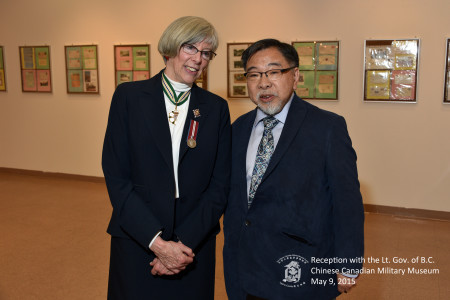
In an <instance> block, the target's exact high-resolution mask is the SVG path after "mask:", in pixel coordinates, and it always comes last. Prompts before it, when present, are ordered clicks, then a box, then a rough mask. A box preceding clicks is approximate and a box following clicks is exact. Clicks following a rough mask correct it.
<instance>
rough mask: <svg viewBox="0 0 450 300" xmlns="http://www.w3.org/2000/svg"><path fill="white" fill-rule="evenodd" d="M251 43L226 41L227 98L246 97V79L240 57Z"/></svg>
mask: <svg viewBox="0 0 450 300" xmlns="http://www.w3.org/2000/svg"><path fill="white" fill-rule="evenodd" d="M251 44H252V43H227V73H228V76H227V85H228V98H247V97H248V91H247V80H246V78H245V76H244V73H245V71H244V65H243V64H242V61H241V57H242V53H243V52H244V50H245V49H247V48H248V47H249V46H250V45H251Z"/></svg>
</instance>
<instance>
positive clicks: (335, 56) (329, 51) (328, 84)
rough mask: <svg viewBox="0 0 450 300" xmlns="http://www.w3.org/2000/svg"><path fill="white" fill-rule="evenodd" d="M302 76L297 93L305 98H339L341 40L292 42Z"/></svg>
mask: <svg viewBox="0 0 450 300" xmlns="http://www.w3.org/2000/svg"><path fill="white" fill-rule="evenodd" d="M292 46H293V47H294V48H295V49H296V50H297V53H298V59H299V67H298V68H299V72H300V77H299V81H298V84H297V91H296V92H297V95H298V96H299V97H301V98H303V99H315V100H337V99H338V86H339V84H338V72H339V41H312V42H292Z"/></svg>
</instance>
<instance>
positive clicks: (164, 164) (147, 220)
mask: <svg viewBox="0 0 450 300" xmlns="http://www.w3.org/2000/svg"><path fill="white" fill-rule="evenodd" d="M161 74H162V71H161V72H160V73H159V74H158V75H156V76H154V77H153V78H151V79H149V80H145V81H137V82H130V83H123V84H121V85H119V86H118V87H117V89H116V92H115V93H114V96H113V99H112V102H111V108H110V113H109V119H108V126H107V130H106V136H105V141H104V147H103V157H102V166H103V172H104V175H105V180H106V185H107V188H108V193H109V197H110V200H111V204H112V206H113V213H112V217H111V220H110V223H109V227H108V230H107V231H108V233H109V234H111V236H113V237H119V238H124V239H131V240H133V241H135V242H136V243H138V244H139V245H141V246H142V247H143V248H144V249H147V250H148V246H149V243H150V241H151V240H152V238H153V237H154V236H155V235H156V233H157V232H158V231H160V230H162V238H163V239H164V240H177V239H179V240H180V241H182V242H183V243H184V244H185V245H186V246H188V247H190V248H191V249H193V250H194V252H196V253H197V254H198V251H199V250H201V248H202V247H203V246H204V244H205V243H214V244H215V235H216V234H217V233H218V231H219V219H220V217H221V215H222V213H223V210H224V208H225V205H226V201H227V195H228V190H229V176H230V157H231V152H230V151H231V126H230V117H229V110H228V105H227V102H226V101H225V100H224V99H222V98H220V97H218V96H216V95H214V94H212V93H210V92H208V91H205V90H203V89H201V88H199V87H197V86H196V85H195V84H194V86H193V87H192V90H191V96H190V97H191V98H190V103H189V110H188V115H187V118H186V123H185V125H184V132H183V136H182V140H181V146H180V156H179V166H178V179H179V181H178V185H179V199H177V200H175V178H174V167H173V160H172V143H171V136H170V130H169V125H168V117H167V113H166V107H165V103H164V96H163V89H162V83H161ZM194 109H198V112H199V115H198V116H195V115H194V112H193V110H194ZM191 120H195V121H197V122H198V134H197V139H196V141H197V145H196V147H195V148H193V149H191V148H189V147H188V146H187V136H188V129H189V124H190V121H191ZM213 248H214V247H208V249H213ZM148 252H149V261H148V263H150V261H151V260H152V259H153V258H154V255H153V253H152V252H151V251H150V250H148ZM201 255H203V257H205V256H206V259H207V260H209V259H210V258H212V260H214V256H215V253H214V250H208V253H201ZM201 255H200V256H199V255H197V256H196V258H195V260H200V259H202V257H201ZM209 268H212V269H214V265H212V266H210V267H209ZM194 269H195V268H194ZM209 271H210V270H208V272H209ZM190 272H193V273H195V272H198V270H191V271H190ZM213 274H214V273H213ZM203 277H205V276H204V274H198V278H199V280H200V281H204V278H203ZM181 278H182V276H181ZM208 280H209V279H208ZM178 281H180V283H179V284H177V285H176V286H175V287H176V288H178V289H182V288H183V287H182V280H178ZM210 282H212V285H214V278H211V279H210ZM203 283H204V282H203ZM152 290H153V291H155V293H157V287H153V288H152ZM161 293H162V294H161V295H163V293H164V291H162V292H161ZM146 297H148V295H142V299H144V298H146ZM161 297H162V296H161ZM152 299H153V298H152ZM155 299H159V298H158V296H156V298H155Z"/></svg>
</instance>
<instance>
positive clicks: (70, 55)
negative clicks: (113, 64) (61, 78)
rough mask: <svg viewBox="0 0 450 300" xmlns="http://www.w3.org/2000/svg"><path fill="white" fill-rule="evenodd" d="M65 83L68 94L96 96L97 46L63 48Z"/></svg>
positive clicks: (97, 85) (97, 80)
mask: <svg viewBox="0 0 450 300" xmlns="http://www.w3.org/2000/svg"><path fill="white" fill-rule="evenodd" d="M64 50H65V51H64V52H65V57H66V82H67V93H69V94H72V93H73V94H80V93H84V94H98V93H99V76H98V56H97V53H98V51H97V45H72V46H64Z"/></svg>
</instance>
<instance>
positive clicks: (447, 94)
mask: <svg viewBox="0 0 450 300" xmlns="http://www.w3.org/2000/svg"><path fill="white" fill-rule="evenodd" d="M444 103H450V39H447V52H446V55H445V81H444Z"/></svg>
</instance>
